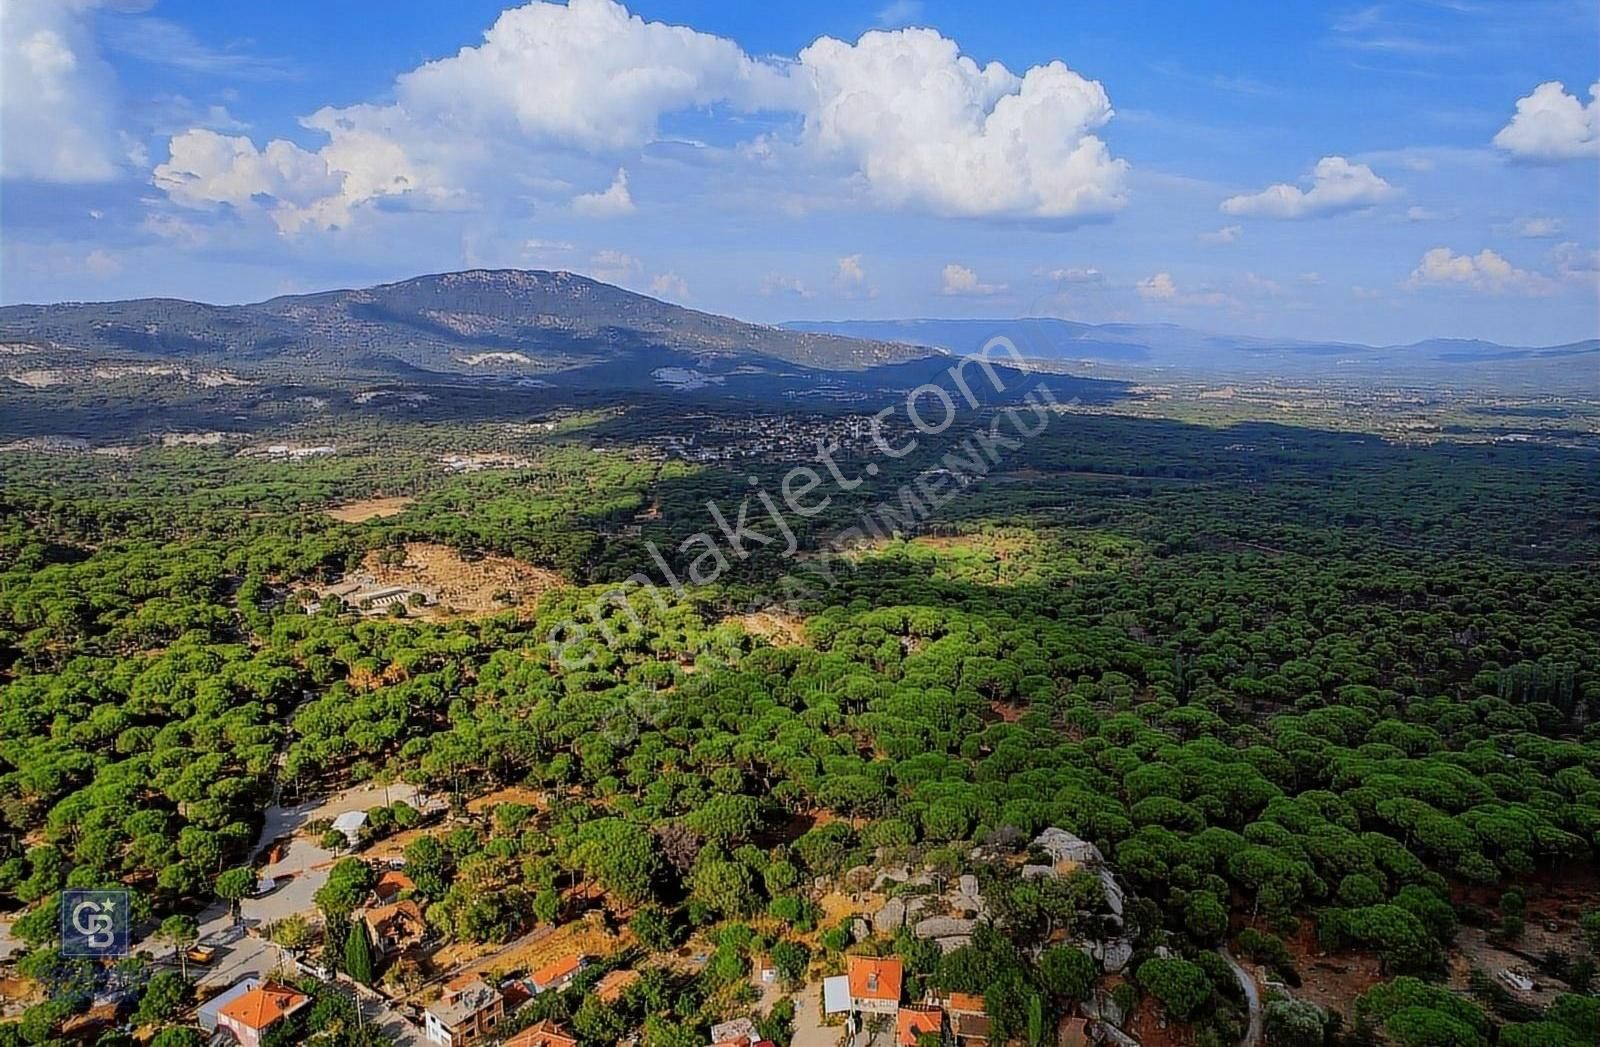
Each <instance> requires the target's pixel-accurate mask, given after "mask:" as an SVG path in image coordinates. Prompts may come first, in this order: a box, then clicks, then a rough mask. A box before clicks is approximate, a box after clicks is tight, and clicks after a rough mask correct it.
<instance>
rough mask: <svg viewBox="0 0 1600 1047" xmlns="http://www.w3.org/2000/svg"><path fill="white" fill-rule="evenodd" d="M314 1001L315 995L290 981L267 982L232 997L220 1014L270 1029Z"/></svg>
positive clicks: (251, 1025)
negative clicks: (300, 989) (297, 987)
mask: <svg viewBox="0 0 1600 1047" xmlns="http://www.w3.org/2000/svg"><path fill="white" fill-rule="evenodd" d="M310 1002H311V997H309V996H307V995H306V994H305V993H303V992H300V991H299V990H297V989H291V988H289V987H288V986H287V985H279V984H278V983H276V982H263V983H262V984H260V985H257V986H255V987H254V988H252V989H250V991H248V992H245V993H241V994H240V995H239V996H238V997H237V998H235V999H233V1000H230V1001H228V1003H227V1004H225V1005H224V1006H223V1007H222V1009H221V1010H219V1011H218V1012H217V1014H218V1016H220V1017H224V1018H228V1019H229V1020H231V1021H235V1022H238V1023H239V1024H240V1025H243V1026H244V1027H245V1028H247V1029H255V1030H257V1031H259V1030H262V1029H266V1028H268V1027H270V1026H272V1025H274V1024H276V1023H278V1022H280V1021H282V1020H283V1019H285V1018H287V1017H288V1016H289V1015H291V1014H293V1013H294V1012H295V1011H298V1010H299V1009H300V1008H301V1007H304V1006H305V1005H306V1004H307V1003H310Z"/></svg>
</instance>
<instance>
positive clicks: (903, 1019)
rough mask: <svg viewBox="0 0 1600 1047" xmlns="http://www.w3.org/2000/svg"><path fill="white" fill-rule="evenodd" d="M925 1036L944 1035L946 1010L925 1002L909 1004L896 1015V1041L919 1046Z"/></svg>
mask: <svg viewBox="0 0 1600 1047" xmlns="http://www.w3.org/2000/svg"><path fill="white" fill-rule="evenodd" d="M923 1036H938V1037H941V1038H943V1036H944V1012H943V1011H941V1010H940V1009H939V1008H937V1007H930V1006H929V1005H927V1004H925V1003H913V1004H908V1005H906V1006H904V1007H902V1008H900V1012H899V1014H898V1015H896V1016H895V1042H896V1043H898V1044H899V1045H900V1047H917V1044H918V1042H919V1041H920V1040H921V1039H922V1037H923Z"/></svg>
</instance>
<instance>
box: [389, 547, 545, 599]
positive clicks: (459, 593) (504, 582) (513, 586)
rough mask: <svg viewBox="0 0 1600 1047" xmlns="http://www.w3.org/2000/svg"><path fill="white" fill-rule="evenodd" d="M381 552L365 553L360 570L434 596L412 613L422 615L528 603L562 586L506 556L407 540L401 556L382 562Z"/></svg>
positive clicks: (393, 584) (519, 561)
mask: <svg viewBox="0 0 1600 1047" xmlns="http://www.w3.org/2000/svg"><path fill="white" fill-rule="evenodd" d="M386 552H387V551H385V550H377V551H374V552H371V553H368V554H367V558H366V560H365V562H364V563H363V564H362V573H363V574H364V575H366V576H369V577H371V578H372V579H373V581H374V582H375V583H376V584H378V585H386V586H407V587H415V588H417V589H420V590H425V591H427V592H430V593H434V594H437V604H436V606H431V607H427V608H424V609H422V610H420V611H418V612H417V613H419V614H421V615H423V616H424V617H446V618H447V617H452V616H455V615H481V614H496V613H498V612H500V611H504V610H507V609H508V608H513V607H530V606H532V604H533V602H534V601H535V600H536V599H537V598H538V597H539V595H540V594H541V593H544V592H546V591H548V590H550V589H554V588H557V587H558V586H562V585H565V584H566V582H565V580H564V579H563V578H562V577H561V576H560V575H559V574H557V573H556V572H554V571H547V570H545V569H544V568H541V567H535V566H533V565H532V564H529V563H524V562H522V561H521V560H514V559H512V558H511V557H509V556H481V557H477V558H475V559H468V558H466V557H464V556H462V555H461V553H460V552H458V551H457V550H455V549H452V548H450V547H449V546H448V545H437V544H435V543H432V542H407V543H406V546H405V558H404V559H403V560H401V561H400V562H399V563H385V562H384V560H385V559H388V558H389V557H388V556H386Z"/></svg>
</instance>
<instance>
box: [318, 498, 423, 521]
mask: <svg viewBox="0 0 1600 1047" xmlns="http://www.w3.org/2000/svg"><path fill="white" fill-rule="evenodd" d="M415 501H416V499H415V498H411V497H407V496H403V495H401V496H396V497H393V498H368V499H365V500H364V501H359V502H346V503H345V504H344V505H336V506H334V507H333V508H331V509H327V510H325V512H326V513H327V514H328V515H329V516H331V517H333V518H334V519H335V520H338V521H339V522H340V523H366V522H367V521H368V520H381V519H383V518H384V517H386V516H399V515H400V514H401V513H403V512H405V511H406V509H407V508H408V507H409V506H410V505H411V503H413V502H415Z"/></svg>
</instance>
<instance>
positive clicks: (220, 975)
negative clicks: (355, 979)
mask: <svg viewBox="0 0 1600 1047" xmlns="http://www.w3.org/2000/svg"><path fill="white" fill-rule="evenodd" d="M395 800H404V801H405V802H407V803H410V804H413V805H415V803H416V791H415V790H414V789H412V788H411V787H410V786H408V785H392V786H390V787H389V788H388V789H387V790H385V789H384V788H383V787H382V786H363V787H360V788H356V789H347V790H344V791H343V792H340V793H338V794H336V795H335V796H333V797H331V798H329V799H327V800H324V801H322V802H320V803H308V804H300V805H298V806H295V807H284V806H282V805H279V804H274V805H272V806H271V807H268V808H267V809H266V811H265V812H264V819H263V822H262V826H261V834H260V836H258V837H257V839H256V847H255V852H253V853H257V854H259V853H260V852H261V851H263V850H265V849H266V848H267V847H269V846H270V845H271V844H272V843H273V841H275V840H279V839H282V838H284V837H286V836H290V835H291V834H292V833H294V832H295V831H296V830H298V829H299V828H300V827H301V826H303V825H305V824H306V823H307V822H310V821H316V820H318V819H331V818H333V817H335V816H336V815H339V814H343V813H344V812H345V811H364V810H367V809H368V808H371V807H376V806H378V805H379V804H384V803H390V802H393V801H395ZM336 858H337V856H336V855H335V854H334V853H333V852H331V851H327V850H324V849H323V848H322V847H319V846H318V845H317V843H316V841H314V840H309V839H305V838H303V837H301V838H296V839H291V840H289V841H288V845H287V846H286V847H285V848H284V853H283V854H282V855H281V856H280V857H279V859H278V860H277V861H276V862H273V863H271V864H269V865H267V866H265V867H263V868H262V869H261V872H262V873H263V874H265V875H269V876H274V877H279V878H283V879H284V880H285V882H284V883H283V884H282V885H281V886H280V887H278V888H277V889H276V890H274V891H273V892H272V893H270V894H268V895H266V896H265V897H262V898H246V899H245V900H244V901H243V902H242V903H240V906H239V911H240V915H241V917H242V918H243V920H244V926H238V925H236V924H235V922H234V920H233V917H232V915H231V914H230V913H229V911H228V907H227V906H226V905H225V904H223V903H221V902H218V903H216V904H214V905H211V906H209V907H208V908H207V909H206V910H205V911H204V912H202V913H200V915H199V916H198V917H197V920H198V922H199V925H200V941H201V942H202V943H204V944H206V945H214V946H216V948H217V958H216V960H214V961H213V962H212V963H211V964H210V965H209V966H206V967H196V966H194V965H193V964H191V965H190V967H189V973H190V976H191V977H193V978H194V979H195V980H196V981H197V982H198V983H199V984H201V985H205V986H213V987H217V988H226V987H227V986H230V985H233V984H234V983H236V982H238V981H239V980H240V979H242V978H251V977H254V978H260V977H264V976H265V975H266V974H267V972H268V971H271V970H272V969H273V968H275V967H278V966H281V965H282V964H283V963H284V961H285V959H286V957H285V956H284V954H283V952H282V950H280V949H279V948H278V947H277V946H276V945H273V944H272V943H271V942H269V941H267V940H266V938H265V937H264V936H263V935H261V934H260V933H258V934H254V935H252V934H248V933H246V932H245V929H244V927H251V928H255V929H257V931H258V932H259V931H264V930H265V928H266V927H267V925H269V924H272V923H276V922H277V921H279V920H282V919H283V918H285V917H287V916H292V915H294V914H295V913H301V914H305V915H307V916H309V915H311V914H312V912H313V911H314V910H315V909H316V902H315V901H314V896H315V895H316V893H317V891H318V890H319V889H320V888H321V887H322V885H323V884H325V883H327V882H328V870H329V869H330V868H331V867H332V866H333V863H334V861H335V860H336ZM134 949H135V951H143V950H148V951H149V952H150V953H151V955H153V956H155V957H156V958H157V960H158V961H171V960H172V948H171V947H170V946H168V945H164V944H161V943H159V942H156V941H154V940H153V939H152V938H146V939H144V940H142V941H139V942H136V943H135V944H134ZM362 1013H363V1014H364V1015H365V1016H366V1019H367V1020H368V1021H369V1022H370V1023H372V1025H373V1026H374V1027H375V1028H379V1029H381V1030H382V1031H383V1032H385V1033H387V1034H388V1035H389V1036H390V1037H391V1038H393V1039H394V1041H395V1042H396V1043H398V1044H401V1045H403V1047H411V1045H413V1044H416V1045H420V1044H422V1043H423V1042H424V1040H423V1038H422V1035H421V1033H419V1032H417V1031H416V1030H415V1029H414V1028H413V1027H412V1026H411V1025H410V1024H408V1023H407V1022H406V1021H405V1020H404V1019H403V1018H401V1017H400V1015H399V1014H398V1013H396V1012H395V1011H394V1010H392V1009H391V1008H390V1007H389V1006H388V1005H387V1004H386V1003H384V1002H382V1001H376V1000H372V1001H368V1002H367V1003H366V1004H365V1005H364V1006H363V1008H362Z"/></svg>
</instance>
